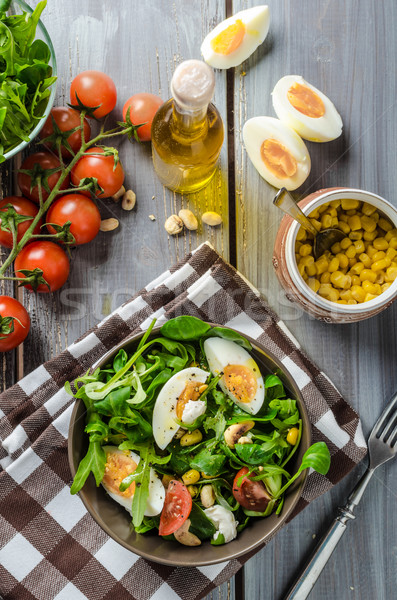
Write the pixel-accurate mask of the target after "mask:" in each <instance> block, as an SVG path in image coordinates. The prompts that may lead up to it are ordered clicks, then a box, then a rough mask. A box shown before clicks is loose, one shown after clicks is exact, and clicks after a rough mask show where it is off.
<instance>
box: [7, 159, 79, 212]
mask: <svg viewBox="0 0 397 600" xmlns="http://www.w3.org/2000/svg"><path fill="white" fill-rule="evenodd" d="M60 166H61V163H60V162H59V160H58V159H57V157H56V156H54V155H53V154H51V153H50V152H35V153H34V154H31V155H30V156H28V157H27V158H25V160H24V161H23V163H22V165H21V169H26V170H28V171H30V170H36V171H37V176H40V175H41V173H42V171H45V170H47V169H57V168H59V169H60ZM60 176H61V170H59V171H56V172H54V173H52V174H51V175H49V176H48V178H47V181H48V186H49V188H50V190H52V189H53V188H54V187H55V185H56V184H57V182H58V179H59V178H60ZM69 182H70V177H69V175H68V176H67V177H65V180H64V181H63V183H62V185H61V190H66V188H67V187H69ZM31 184H32V178H31V176H30V175H27V174H26V173H18V185H19V187H20V189H21V192H22V194H23V195H24V196H25V197H26V198H29V200H33V202H36V204H39V203H40V199H39V188H38V185H37V183H36V182H35V181H33V184H34V185H33V188H32V190H31V189H30V187H31ZM41 189H42V194H43V201H44V202H45V201H46V200H47V198H48V196H49V193H48V192H47V191H46V190H45V189H44V187H43V186H42V188H41Z"/></svg>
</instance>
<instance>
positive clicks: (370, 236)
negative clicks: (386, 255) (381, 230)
mask: <svg viewBox="0 0 397 600" xmlns="http://www.w3.org/2000/svg"><path fill="white" fill-rule="evenodd" d="M377 236H378V232H377V231H376V229H375V230H374V231H364V235H363V238H364V240H365V241H366V242H373V240H374V239H375V238H376V237H377Z"/></svg>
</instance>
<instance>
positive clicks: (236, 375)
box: [223, 365, 258, 403]
mask: <svg viewBox="0 0 397 600" xmlns="http://www.w3.org/2000/svg"><path fill="white" fill-rule="evenodd" d="M223 379H224V381H225V384H226V387H227V389H228V390H229V392H231V393H232V394H233V396H235V397H236V398H237V400H239V401H240V402H244V403H247V402H251V400H253V399H254V397H255V394H256V390H257V387H258V383H257V379H256V377H255V375H254V373H253V372H252V371H251V369H249V368H248V367H245V366H244V365H228V366H227V367H225V369H224V371H223Z"/></svg>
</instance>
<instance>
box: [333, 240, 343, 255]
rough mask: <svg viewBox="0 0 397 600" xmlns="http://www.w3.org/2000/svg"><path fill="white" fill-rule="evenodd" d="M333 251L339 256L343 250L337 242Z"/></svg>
mask: <svg viewBox="0 0 397 600" xmlns="http://www.w3.org/2000/svg"><path fill="white" fill-rule="evenodd" d="M331 250H332V252H333V253H334V254H339V252H340V251H341V250H342V248H341V245H340V243H339V242H335V244H333V245H332V246H331Z"/></svg>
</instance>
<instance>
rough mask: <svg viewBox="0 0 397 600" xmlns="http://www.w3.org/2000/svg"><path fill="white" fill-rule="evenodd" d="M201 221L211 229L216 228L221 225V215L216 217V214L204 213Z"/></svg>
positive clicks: (211, 212)
mask: <svg viewBox="0 0 397 600" xmlns="http://www.w3.org/2000/svg"><path fill="white" fill-rule="evenodd" d="M201 219H202V221H203V223H205V224H206V225H210V226H211V227H216V226H217V225H220V224H221V223H222V217H221V215H218V213H216V212H213V211H208V212H205V213H204V214H203V216H202V217H201Z"/></svg>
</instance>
